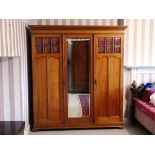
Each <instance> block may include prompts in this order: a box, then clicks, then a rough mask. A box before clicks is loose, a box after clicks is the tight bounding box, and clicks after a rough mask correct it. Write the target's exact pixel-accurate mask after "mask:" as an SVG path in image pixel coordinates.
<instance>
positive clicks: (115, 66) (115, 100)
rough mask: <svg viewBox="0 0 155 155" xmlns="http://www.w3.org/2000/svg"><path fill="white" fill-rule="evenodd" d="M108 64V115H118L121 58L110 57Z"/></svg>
mask: <svg viewBox="0 0 155 155" xmlns="http://www.w3.org/2000/svg"><path fill="white" fill-rule="evenodd" d="M108 64H109V69H108V72H109V73H108V74H109V75H108V81H109V82H108V83H109V84H108V100H109V101H108V116H119V115H120V112H119V107H120V76H121V66H120V65H121V59H120V58H117V57H110V58H109V63H108Z"/></svg>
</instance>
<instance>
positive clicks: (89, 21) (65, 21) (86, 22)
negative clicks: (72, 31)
mask: <svg viewBox="0 0 155 155" xmlns="http://www.w3.org/2000/svg"><path fill="white" fill-rule="evenodd" d="M27 22H28V23H29V24H32V25H33V24H39V25H117V24H118V20H117V19H38V20H28V21H27Z"/></svg>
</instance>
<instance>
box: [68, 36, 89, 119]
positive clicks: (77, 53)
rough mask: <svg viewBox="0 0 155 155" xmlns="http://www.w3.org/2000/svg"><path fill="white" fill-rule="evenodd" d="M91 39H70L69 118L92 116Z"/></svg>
mask: <svg viewBox="0 0 155 155" xmlns="http://www.w3.org/2000/svg"><path fill="white" fill-rule="evenodd" d="M89 43H90V40H89V39H68V40H67V45H68V48H67V55H68V68H67V70H68V117H69V118H73V117H74V118H76V117H78V118H79V117H89V115H90V85H89V81H90V71H89V70H90V69H89V68H90V63H89V62H90V52H89Z"/></svg>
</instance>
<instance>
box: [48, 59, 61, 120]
mask: <svg viewBox="0 0 155 155" xmlns="http://www.w3.org/2000/svg"><path fill="white" fill-rule="evenodd" d="M47 73H48V74H47V75H48V77H47V79H48V82H47V83H48V86H47V87H48V119H50V120H51V121H52V122H53V123H54V122H60V121H61V102H60V98H61V96H60V59H57V58H55V57H49V58H48V59H47Z"/></svg>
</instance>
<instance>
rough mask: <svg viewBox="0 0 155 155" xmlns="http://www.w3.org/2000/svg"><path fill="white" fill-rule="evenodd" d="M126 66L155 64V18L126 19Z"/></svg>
mask: <svg viewBox="0 0 155 155" xmlns="http://www.w3.org/2000/svg"><path fill="white" fill-rule="evenodd" d="M124 25H126V26H128V28H127V30H126V37H125V52H126V54H125V62H124V63H125V65H126V66H155V61H154V59H155V44H154V42H155V20H152V19H150V20H149V19H147V20H146V19H145V20H144V19H142V20H137V19H133V20H131V19H126V20H124Z"/></svg>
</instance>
